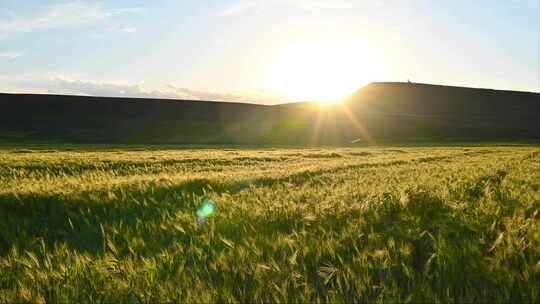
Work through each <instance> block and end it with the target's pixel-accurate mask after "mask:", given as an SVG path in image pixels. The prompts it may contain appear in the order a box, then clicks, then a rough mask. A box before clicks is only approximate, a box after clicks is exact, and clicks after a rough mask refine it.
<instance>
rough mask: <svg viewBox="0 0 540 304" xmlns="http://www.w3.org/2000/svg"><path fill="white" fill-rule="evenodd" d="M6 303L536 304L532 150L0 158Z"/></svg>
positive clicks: (133, 152) (537, 209)
mask: <svg viewBox="0 0 540 304" xmlns="http://www.w3.org/2000/svg"><path fill="white" fill-rule="evenodd" d="M204 198H210V199H212V200H213V201H214V202H215V204H216V212H215V214H214V216H213V217H211V218H210V219H209V220H208V221H207V223H205V224H202V225H199V224H197V222H196V220H195V211H196V209H197V208H198V206H199V205H200V204H201V202H202V201H203V199H204ZM4 302H6V303H13V302H37V303H39V302H62V303H63V302H70V303H78V302H83V303H85V302H97V303H111V302H114V303H158V302H160V303H163V302H182V303H209V302H226V303H237V302H244V303H245V302H249V303H268V302H272V303H274V302H280V303H299V302H302V303H321V302H337V303H351V302H366V303H367V302H369V303H374V302H413V303H420V302H422V303H426V302H429V303H435V302H482V303H488V302H489V303H509V302H511V303H539V302H540V148H539V147H538V146H536V147H534V146H496V145H493V146H476V147H474V146H471V147H464V146H463V147H461V146H460V147H457V146H455V147H359V148H332V147H330V148H309V149H308V148H275V149H270V148H252V149H251V148H230V147H229V148H220V149H217V148H216V149H211V148H204V149H202V148H171V147H168V148H167V147H163V148H159V147H157V148H156V147H154V148H150V147H149V148H141V147H138V148H134V147H117V148H104V147H97V148H96V147H91V146H80V147H77V146H72V147H63V146H58V147H47V148H45V147H41V148H39V147H38V148H33V149H22V148H17V147H3V148H0V303H4Z"/></svg>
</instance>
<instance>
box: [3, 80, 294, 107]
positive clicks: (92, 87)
mask: <svg viewBox="0 0 540 304" xmlns="http://www.w3.org/2000/svg"><path fill="white" fill-rule="evenodd" d="M0 80H2V77H0ZM2 82H4V80H2ZM4 84H5V85H10V87H12V88H15V89H12V90H10V91H13V92H17V91H21V92H41V93H43V92H48V93H56V94H69V95H87V96H109V97H131V98H163V99H187V100H213V101H229V102H247V103H251V102H252V103H262V104H276V103H283V102H287V101H290V99H288V98H286V97H284V96H283V95H279V94H277V93H275V92H269V91H265V90H250V91H244V92H232V93H231V92H212V91H204V90H194V89H189V88H184V87H177V86H174V85H171V84H169V85H166V86H164V87H162V88H161V89H158V90H145V89H143V88H142V87H141V86H139V85H137V84H126V83H112V82H99V81H89V80H81V79H76V78H70V77H45V78H43V77H41V78H36V77H28V76H24V75H23V76H21V77H16V79H15V81H13V80H11V81H8V80H7V79H6V83H4Z"/></svg>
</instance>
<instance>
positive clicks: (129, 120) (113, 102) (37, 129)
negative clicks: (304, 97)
mask: <svg viewBox="0 0 540 304" xmlns="http://www.w3.org/2000/svg"><path fill="white" fill-rule="evenodd" d="M0 109H1V111H0V139H1V140H4V141H46V142H88V143H100V142H103V143H212V144H228V143H239V144H242V143H246V144H247V143H284V144H310V143H312V144H318V143H323V144H341V143H347V142H350V141H351V140H354V139H361V140H364V141H365V140H373V141H376V140H399V141H406V140H530V139H539V138H540V94H538V93H529V92H514V91H500V90H490V89H473V88H462V87H448V86H437V85H427V84H410V83H372V84H369V85H367V86H365V87H363V88H362V89H360V90H358V91H357V92H355V93H354V94H352V95H351V96H349V97H348V98H347V99H346V100H345V101H344V102H343V103H342V104H337V105H334V106H318V105H315V104H313V103H296V104H285V105H278V106H265V105H254V104H243V103H229V102H214V101H192V100H160V99H134V98H109V97H87V96H64V95H38V94H0Z"/></svg>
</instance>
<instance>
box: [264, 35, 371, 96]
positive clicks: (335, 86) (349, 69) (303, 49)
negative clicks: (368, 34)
mask: <svg viewBox="0 0 540 304" xmlns="http://www.w3.org/2000/svg"><path fill="white" fill-rule="evenodd" d="M270 71H271V72H270V77H269V80H270V83H269V85H271V86H272V87H273V88H274V89H276V90H279V91H281V92H283V93H285V94H286V95H287V96H290V97H291V98H293V99H295V100H299V101H317V102H320V103H333V102H339V101H340V100H341V99H343V98H344V97H346V96H347V95H349V94H351V93H352V92H354V91H355V90H357V89H358V88H360V87H362V86H363V85H365V84H367V83H368V82H370V81H372V79H374V78H376V77H377V76H378V73H379V69H378V65H377V58H376V56H374V54H372V52H371V51H370V50H369V49H368V48H366V47H364V46H362V45H361V44H359V43H356V42H354V41H352V40H347V39H343V38H341V39H340V38H333V37H330V38H328V37H327V38H317V39H311V40H304V41H298V42H294V43H291V44H289V45H287V46H286V47H284V48H282V49H281V50H279V51H278V55H277V56H276V59H275V60H274V62H273V63H272V64H271V68H270Z"/></svg>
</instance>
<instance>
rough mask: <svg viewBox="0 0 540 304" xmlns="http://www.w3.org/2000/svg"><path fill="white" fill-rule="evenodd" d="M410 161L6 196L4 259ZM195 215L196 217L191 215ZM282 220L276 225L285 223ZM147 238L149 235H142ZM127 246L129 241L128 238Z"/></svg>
mask: <svg viewBox="0 0 540 304" xmlns="http://www.w3.org/2000/svg"><path fill="white" fill-rule="evenodd" d="M447 158H449V157H446V156H443V157H428V158H418V159H413V160H410V162H411V163H423V162H430V161H438V160H444V159H447ZM410 162H409V161H403V160H397V161H389V162H383V163H361V164H353V165H348V166H342V167H337V168H329V169H321V170H316V171H303V172H299V173H295V174H291V175H288V176H283V177H277V178H272V177H260V178H255V179H251V180H243V181H234V182H230V183H223V182H218V181H214V180H210V179H196V180H190V181H186V182H183V183H181V184H178V185H171V184H170V182H169V181H167V180H163V181H157V182H154V183H152V184H151V185H150V186H149V187H148V188H147V189H145V190H140V189H137V188H136V189H133V187H130V186H127V187H122V188H117V189H114V190H111V191H89V192H83V193H80V194H76V195H75V194H46V193H32V194H2V195H0V213H1V214H2V216H3V218H4V219H5V220H4V221H2V222H1V223H0V228H1V229H0V255H5V254H7V253H8V251H9V249H10V248H12V247H13V246H16V247H17V248H21V249H32V248H34V249H35V248H37V247H38V246H39V242H40V241H41V240H42V241H43V242H45V244H46V245H47V246H51V245H53V244H58V243H62V242H65V243H67V244H68V245H69V246H70V247H72V248H74V249H77V250H80V251H85V252H89V253H93V254H95V253H98V252H99V251H101V250H103V249H104V248H105V246H106V245H104V244H105V243H106V239H105V238H104V234H105V235H107V234H108V231H105V230H104V229H107V228H108V227H109V226H111V225H112V224H121V225H122V226H124V227H125V228H126V229H128V228H130V227H131V228H133V230H135V231H137V229H139V230H141V229H143V228H142V227H144V226H145V225H148V223H156V222H159V221H160V220H162V217H163V216H164V214H167V215H171V214H175V213H177V212H183V213H186V214H190V213H193V212H194V210H195V209H196V208H197V203H198V202H199V201H200V199H201V197H202V196H204V194H205V193H207V192H209V191H210V192H214V193H217V194H221V193H229V194H235V193H238V192H240V191H242V190H244V189H246V188H250V187H272V186H274V185H278V184H283V183H285V184H291V185H295V186H299V185H303V184H306V183H310V184H313V185H318V184H321V183H325V182H326V180H325V179H324V178H323V176H324V175H325V174H328V173H335V172H339V171H343V170H350V169H362V168H374V167H387V166H394V165H404V164H408V163H410ZM190 216H191V215H190ZM280 221H282V220H278V221H276V223H275V224H278V225H280V226H281V225H282V224H283V223H282V224H279V223H278V222H280ZM141 234H142V235H145V234H143V233H141ZM147 237H148V239H147V240H145V241H149V242H153V243H155V248H156V249H159V248H163V247H166V246H167V245H168V244H169V243H170V242H172V241H173V236H168V235H167V234H166V233H161V234H158V239H155V237H154V236H147ZM124 243H129V240H125V241H124Z"/></svg>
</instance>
